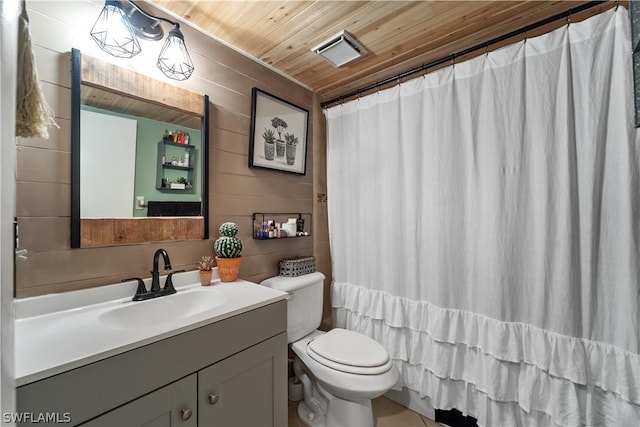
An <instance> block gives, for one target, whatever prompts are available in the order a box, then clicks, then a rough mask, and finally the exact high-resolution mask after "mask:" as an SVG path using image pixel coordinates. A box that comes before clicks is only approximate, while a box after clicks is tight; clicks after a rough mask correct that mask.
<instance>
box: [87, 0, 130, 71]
mask: <svg viewBox="0 0 640 427" xmlns="http://www.w3.org/2000/svg"><path fill="white" fill-rule="evenodd" d="M91 37H92V38H93V40H95V42H96V43H97V44H98V46H100V48H101V49H102V50H104V51H105V52H107V53H109V54H110V55H113V56H115V57H118V58H132V57H134V56H136V55H137V54H139V53H140V51H141V49H140V43H139V42H138V39H137V38H136V35H135V33H134V32H133V28H132V27H131V23H130V22H129V19H128V18H127V15H126V14H125V11H124V10H123V9H122V6H121V4H120V3H119V2H117V1H109V0H107V1H106V2H105V5H104V7H103V8H102V12H100V15H99V16H98V20H97V21H96V23H95V24H94V25H93V28H92V29H91Z"/></svg>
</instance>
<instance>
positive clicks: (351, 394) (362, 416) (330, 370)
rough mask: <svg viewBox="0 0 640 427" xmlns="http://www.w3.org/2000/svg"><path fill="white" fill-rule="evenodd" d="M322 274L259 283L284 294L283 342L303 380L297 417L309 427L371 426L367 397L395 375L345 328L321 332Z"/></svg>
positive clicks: (380, 350) (372, 347) (367, 342)
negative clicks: (287, 346) (285, 338)
mask: <svg viewBox="0 0 640 427" xmlns="http://www.w3.org/2000/svg"><path fill="white" fill-rule="evenodd" d="M324 279H325V277H324V275H323V274H322V273H319V272H315V273H310V274H305V275H302V276H297V277H283V276H276V277H272V278H269V279H266V280H264V281H262V282H261V284H262V285H265V286H268V287H270V288H274V289H278V290H281V291H283V292H287V293H288V294H289V298H288V300H287V341H288V342H289V343H290V344H291V349H292V350H293V352H294V354H295V358H294V360H293V369H294V372H295V374H296V377H297V378H298V380H300V382H302V385H303V390H304V398H303V400H302V401H301V402H300V404H299V405H298V415H299V416H300V419H301V420H302V421H303V422H304V423H305V424H306V425H308V426H311V427H320V426H322V427H324V426H328V427H360V426H361V427H372V426H373V412H372V410H371V399H373V398H376V397H378V396H381V395H382V394H384V393H386V392H387V391H388V390H389V389H391V387H392V386H393V385H394V384H395V383H396V382H397V380H398V371H397V369H396V368H395V366H394V365H393V362H392V361H391V358H390V357H389V354H388V353H387V351H386V350H385V349H384V347H382V346H381V345H380V344H379V343H378V342H377V341H375V340H373V339H371V338H369V337H367V336H365V335H362V334H360V333H357V332H354V331H349V330H346V329H340V328H336V329H332V330H330V331H329V332H322V331H319V330H317V329H316V328H317V327H318V326H319V325H320V322H321V320H322V298H323V286H324Z"/></svg>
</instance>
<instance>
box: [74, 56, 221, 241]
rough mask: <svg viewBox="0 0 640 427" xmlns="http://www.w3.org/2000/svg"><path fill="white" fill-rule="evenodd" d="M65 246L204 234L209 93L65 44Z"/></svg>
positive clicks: (206, 219) (186, 237) (205, 224)
mask: <svg viewBox="0 0 640 427" xmlns="http://www.w3.org/2000/svg"><path fill="white" fill-rule="evenodd" d="M71 71H72V82H71V96H72V100H71V105H72V113H71V165H72V166H71V247H72V248H88V247H101V246H114V245H120V244H135V243H146V242H161V241H171V240H189V239H207V238H208V237H209V230H208V206H209V204H208V193H209V191H208V179H207V177H208V169H209V163H208V158H209V155H208V152H209V150H208V148H209V135H208V129H209V98H208V96H207V95H199V94H196V93H193V92H190V91H187V90H185V89H182V88H180V87H176V86H173V85H170V84H167V83H164V82H161V81H157V80H154V79H152V78H150V77H147V76H144V75H142V74H139V73H137V72H135V71H132V70H128V69H123V68H120V67H118V66H116V65H113V64H110V63H106V62H103V61H101V60H99V59H96V58H92V57H90V56H87V55H81V53H80V51H79V50H77V49H73V50H72V52H71Z"/></svg>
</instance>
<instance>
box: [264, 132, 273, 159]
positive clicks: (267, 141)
mask: <svg viewBox="0 0 640 427" xmlns="http://www.w3.org/2000/svg"><path fill="white" fill-rule="evenodd" d="M262 139H264V158H265V159H267V160H273V155H274V153H275V151H276V134H275V132H274V131H273V130H271V129H266V128H265V130H264V133H263V134H262Z"/></svg>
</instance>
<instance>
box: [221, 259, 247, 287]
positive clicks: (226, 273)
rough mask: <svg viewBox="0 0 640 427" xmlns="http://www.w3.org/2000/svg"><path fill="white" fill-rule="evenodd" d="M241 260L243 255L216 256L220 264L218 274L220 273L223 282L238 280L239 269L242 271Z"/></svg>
mask: <svg viewBox="0 0 640 427" xmlns="http://www.w3.org/2000/svg"><path fill="white" fill-rule="evenodd" d="M240 261H242V257H237V258H220V257H216V264H217V265H218V274H219V275H220V280H221V281H223V282H233V281H234V280H236V279H237V278H238V271H240Z"/></svg>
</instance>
